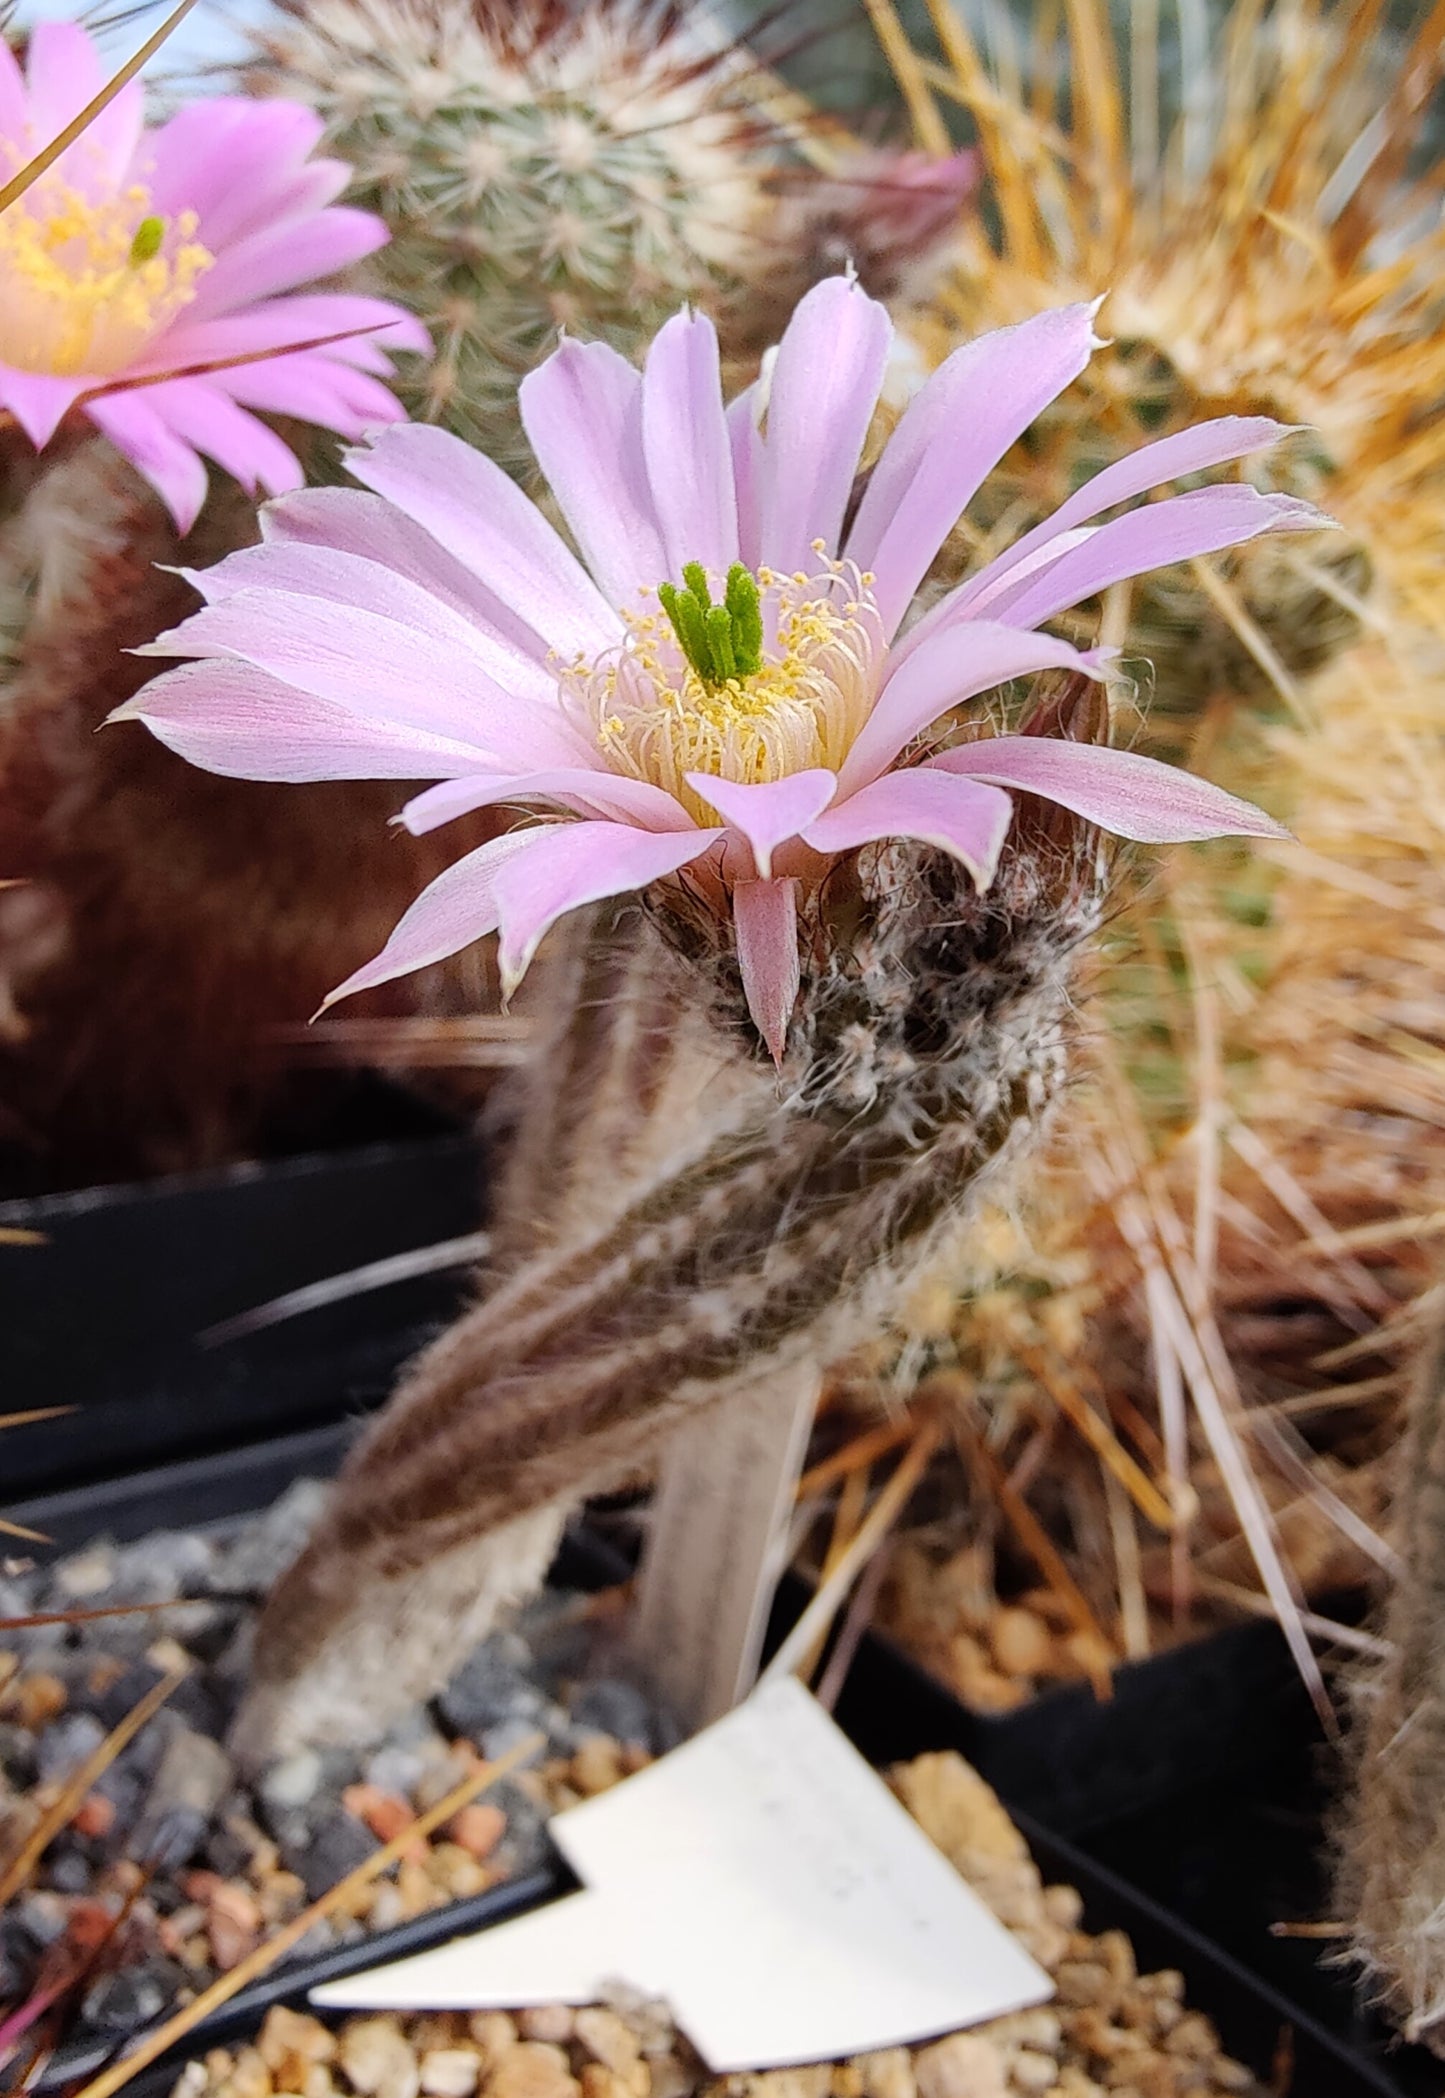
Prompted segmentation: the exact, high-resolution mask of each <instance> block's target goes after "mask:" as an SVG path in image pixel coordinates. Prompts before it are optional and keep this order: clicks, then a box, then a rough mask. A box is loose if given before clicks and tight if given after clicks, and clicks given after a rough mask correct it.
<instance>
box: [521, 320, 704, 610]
mask: <svg viewBox="0 0 1445 2098" xmlns="http://www.w3.org/2000/svg"><path fill="white" fill-rule="evenodd" d="M518 399H519V401H520V403H521V409H522V423H523V427H524V428H525V430H526V432H527V439H528V442H529V443H530V444H531V447H532V450H533V451H534V452H535V453H536V455H537V463H538V465H539V466H540V467H541V469H542V471H543V473H544V474H545V475H546V476H547V480H548V482H549V484H550V486H551V489H552V493H553V495H555V496H556V498H557V501H558V502H559V503H560V504H561V506H562V513H563V515H564V517H565V518H566V520H567V523H568V525H569V526H570V527H571V530H572V536H573V538H574V539H575V540H576V542H577V544H578V546H579V547H580V548H581V550H582V558H583V560H584V561H585V562H586V563H587V566H588V567H589V568H590V569H591V571H592V573H593V575H594V576H596V578H597V581H598V583H599V585H600V586H601V589H602V591H603V594H604V595H605V596H606V597H607V598H608V599H609V600H610V601H611V602H612V603H613V604H614V605H630V604H632V603H633V602H634V600H635V599H636V596H637V592H638V589H639V587H640V586H649V587H650V586H651V585H653V584H656V583H660V582H662V581H663V580H664V578H665V577H666V575H667V572H668V567H667V550H666V548H665V547H664V545H663V540H662V528H661V526H660V525H659V523H658V520H657V512H656V510H655V508H654V507H653V500H652V490H651V487H650V486H649V484H648V479H647V472H646V468H645V465H644V462H643V450H642V379H641V376H640V374H639V373H637V372H635V371H634V370H633V368H632V366H631V365H630V364H629V363H628V362H627V359H626V358H625V357H620V356H619V355H618V353H617V351H616V350H613V349H609V348H608V346H607V344H606V343H602V342H586V343H583V342H570V341H569V342H564V343H563V344H562V345H561V347H560V349H557V350H555V351H554V352H553V354H552V355H551V356H550V357H549V358H548V359H547V361H546V363H545V364H543V365H540V366H539V367H538V369H537V370H536V371H534V372H529V373H528V374H527V376H526V378H525V379H524V380H523V381H522V385H521V389H520V392H519V394H518Z"/></svg>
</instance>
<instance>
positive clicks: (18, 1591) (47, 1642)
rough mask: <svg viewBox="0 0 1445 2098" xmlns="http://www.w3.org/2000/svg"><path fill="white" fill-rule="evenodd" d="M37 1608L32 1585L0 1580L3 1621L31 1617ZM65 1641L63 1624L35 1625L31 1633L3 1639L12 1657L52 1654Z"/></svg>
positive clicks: (16, 1632)
mask: <svg viewBox="0 0 1445 2098" xmlns="http://www.w3.org/2000/svg"><path fill="white" fill-rule="evenodd" d="M38 1607H39V1605H38V1604H37V1601H36V1595H35V1586H34V1583H33V1582H30V1581H18V1580H9V1579H6V1578H4V1577H3V1576H0V1617H32V1616H34V1615H35V1613H36V1610H37V1609H38ZM64 1638H65V1626H64V1625H62V1624H44V1625H32V1626H31V1627H30V1629H29V1630H28V1631H23V1632H22V1631H20V1630H18V1629H17V1630H12V1631H7V1632H6V1633H5V1635H4V1641H5V1645H6V1647H7V1648H8V1649H9V1651H10V1652H11V1653H12V1654H41V1653H49V1652H51V1651H52V1650H53V1649H54V1648H56V1647H58V1646H59V1645H60V1644H61V1642H62V1641H63V1640H64Z"/></svg>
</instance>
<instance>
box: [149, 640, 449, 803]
mask: <svg viewBox="0 0 1445 2098" xmlns="http://www.w3.org/2000/svg"><path fill="white" fill-rule="evenodd" d="M110 719H111V720H112V721H143V722H144V723H145V724H146V726H147V728H149V729H150V731H151V733H152V734H153V735H155V736H157V737H158V738H159V739H160V741H161V742H162V743H164V744H165V745H166V747H167V749H168V750H173V751H175V752H176V753H177V754H178V755H179V756H180V757H183V758H186V759H188V760H189V761H190V763H191V764H193V765H200V766H201V767H202V768H203V769H204V770H205V771H207V772H219V773H221V774H222V775H224V777H225V778H227V779H271V780H320V779H407V780H415V779H437V778H445V777H446V776H447V775H448V774H455V773H462V772H467V773H470V772H474V771H475V770H476V768H477V766H478V765H479V764H480V763H482V762H483V756H482V753H481V752H479V751H478V750H476V749H475V748H474V747H472V746H470V745H468V744H465V743H459V742H451V741H448V740H447V739H446V738H444V737H441V736H428V735H424V734H422V733H421V732H420V731H419V730H417V729H413V728H409V727H407V726H406V725H405V724H404V723H399V722H394V721H390V720H388V719H386V718H385V717H384V716H381V715H377V716H375V717H373V718H367V717H366V716H364V715H359V714H357V713H355V712H354V711H353V710H352V709H350V708H348V707H343V706H339V705H338V704H337V703H336V702H335V701H334V700H326V699H317V698H316V697H314V695H312V694H310V693H304V692H298V691H297V690H296V689H295V687H294V686H292V685H283V684H282V683H281V682H280V680H279V679H277V678H272V677H268V676H267V675H266V673H265V672H264V671H261V670H257V669H256V668H255V666H254V665H253V664H250V663H237V662H232V661H229V660H227V659H225V658H219V659H217V660H215V661H203V662H198V663H182V664H181V665H180V666H179V667H178V668H177V669H175V670H167V671H163V672H162V673H161V675H160V676H159V677H154V678H152V679H151V681H150V683H149V684H147V685H143V686H142V687H141V689H140V691H139V692H138V693H137V694H136V695H135V697H134V699H128V700H127V701H126V703H125V705H124V706H122V707H117V708H116V710H115V712H114V713H113V714H112V715H111V716H110Z"/></svg>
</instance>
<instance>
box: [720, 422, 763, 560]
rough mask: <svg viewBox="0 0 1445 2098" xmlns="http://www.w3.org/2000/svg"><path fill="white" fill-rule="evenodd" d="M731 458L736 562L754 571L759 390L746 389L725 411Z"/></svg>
mask: <svg viewBox="0 0 1445 2098" xmlns="http://www.w3.org/2000/svg"><path fill="white" fill-rule="evenodd" d="M727 420H728V439H729V442H730V443H731V445H732V454H733V487H734V490H735V492H736V495H737V508H738V559H739V560H740V561H741V562H742V563H743V564H744V566H745V567H748V568H751V569H754V570H756V568H757V566H758V564H759V562H760V561H761V560H762V558H763V557H762V553H761V551H760V548H761V543H762V542H761V536H760V534H761V529H762V516H761V510H760V504H761V501H762V496H761V488H762V471H763V437H762V432H761V431H760V430H759V428H758V389H757V387H756V386H748V387H745V388H744V390H743V391H742V392H741V393H740V394H739V395H738V396H737V398H736V399H735V400H734V401H733V402H732V403H731V405H730V406H729V408H728V411H727Z"/></svg>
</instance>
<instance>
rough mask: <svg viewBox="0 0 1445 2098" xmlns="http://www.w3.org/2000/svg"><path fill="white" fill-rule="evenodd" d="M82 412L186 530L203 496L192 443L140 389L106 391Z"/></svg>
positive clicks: (203, 485)
mask: <svg viewBox="0 0 1445 2098" xmlns="http://www.w3.org/2000/svg"><path fill="white" fill-rule="evenodd" d="M85 413H86V414H87V415H88V416H89V418H90V420H91V421H92V422H93V423H94V424H95V426H96V428H97V429H98V430H100V431H101V432H103V434H104V435H105V436H107V437H108V438H109V439H110V441H111V443H112V444H113V445H114V446H115V448H116V450H117V451H118V452H123V453H124V454H125V456H126V458H127V459H129V461H130V463H131V465H132V466H133V467H134V468H135V470H136V472H137V473H139V474H140V475H142V476H143V477H144V479H146V480H147V481H149V482H150V484H151V486H152V488H154V490H155V491H156V494H157V495H158V496H159V497H160V499H161V501H162V502H163V503H164V504H165V506H166V508H167V509H168V510H169V511H170V513H171V516H172V517H173V518H174V519H175V525H176V530H177V531H178V532H182V533H184V532H189V530H190V529H191V526H192V525H193V524H194V523H195V521H196V517H197V514H198V512H199V511H200V507H201V504H202V503H203V502H204V501H205V499H206V469H205V467H204V466H203V465H202V464H201V459H200V455H199V453H198V452H197V451H196V448H195V446H194V445H191V444H187V443H186V441H185V439H184V438H183V437H178V436H177V435H176V434H175V432H174V431H173V430H172V429H171V428H170V427H169V425H168V424H167V423H166V422H165V420H164V419H163V418H162V417H161V416H160V415H158V414H157V412H156V410H155V409H154V408H153V407H152V406H151V404H150V402H149V401H148V400H147V399H146V397H145V395H144V393H112V394H104V395H102V396H101V398H100V399H99V400H91V401H87V402H86V404H85Z"/></svg>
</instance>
